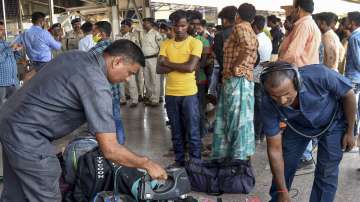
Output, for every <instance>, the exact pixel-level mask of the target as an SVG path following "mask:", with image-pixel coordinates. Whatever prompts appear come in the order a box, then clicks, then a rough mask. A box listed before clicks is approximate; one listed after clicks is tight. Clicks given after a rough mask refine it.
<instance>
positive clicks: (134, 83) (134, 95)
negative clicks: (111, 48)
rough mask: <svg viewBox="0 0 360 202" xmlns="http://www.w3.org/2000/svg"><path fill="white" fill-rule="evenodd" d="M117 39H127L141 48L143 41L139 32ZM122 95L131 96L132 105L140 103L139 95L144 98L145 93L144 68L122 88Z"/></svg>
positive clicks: (129, 33)
mask: <svg viewBox="0 0 360 202" xmlns="http://www.w3.org/2000/svg"><path fill="white" fill-rule="evenodd" d="M116 39H127V40H130V41H132V42H134V43H135V44H136V45H138V46H140V44H141V39H140V34H139V33H138V32H128V33H126V34H124V35H120V36H118V37H117V38H116ZM120 91H121V95H122V96H123V95H125V94H129V95H130V99H131V103H138V102H139V100H138V98H139V95H140V96H143V92H144V72H143V68H140V69H139V71H138V73H137V74H136V75H132V76H131V77H130V79H129V81H128V82H126V85H125V86H124V87H122V88H120ZM125 91H126V92H125ZM127 92H128V93H127Z"/></svg>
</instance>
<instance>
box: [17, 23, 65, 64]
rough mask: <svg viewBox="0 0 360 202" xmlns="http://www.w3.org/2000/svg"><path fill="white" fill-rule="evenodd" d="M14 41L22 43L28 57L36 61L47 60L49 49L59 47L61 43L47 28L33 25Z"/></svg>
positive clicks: (49, 56) (49, 58)
mask: <svg viewBox="0 0 360 202" xmlns="http://www.w3.org/2000/svg"><path fill="white" fill-rule="evenodd" d="M15 42H16V43H21V44H23V45H24V46H25V51H26V54H27V56H28V57H29V59H30V60H31V61H36V62H49V61H50V60H51V49H55V50H60V48H61V43H60V42H59V41H56V40H55V39H54V37H53V36H51V34H50V33H49V32H48V31H47V30H44V29H42V28H41V27H40V26H35V25H33V26H32V27H31V28H30V29H29V30H27V31H26V32H24V33H23V34H21V35H19V36H18V37H17V38H16V39H15Z"/></svg>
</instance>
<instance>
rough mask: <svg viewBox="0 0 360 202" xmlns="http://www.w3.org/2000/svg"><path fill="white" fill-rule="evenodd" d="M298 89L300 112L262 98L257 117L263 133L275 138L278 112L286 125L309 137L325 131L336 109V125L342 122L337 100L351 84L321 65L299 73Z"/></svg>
mask: <svg viewBox="0 0 360 202" xmlns="http://www.w3.org/2000/svg"><path fill="white" fill-rule="evenodd" d="M299 73H300V76H301V79H302V81H303V82H302V85H301V89H300V92H299V104H300V109H299V110H296V109H293V108H291V107H282V106H278V105H277V104H276V103H275V101H273V100H272V99H271V97H270V96H268V95H266V94H265V95H264V96H263V102H262V106H261V116H262V121H263V124H264V133H265V134H266V135H267V136H275V135H276V134H277V133H278V132H279V131H280V126H279V125H280V120H281V119H282V118H283V117H282V116H281V115H280V113H279V110H280V111H281V112H282V115H284V116H285V117H286V118H287V119H288V121H289V123H291V124H292V125H293V126H294V127H295V128H296V129H297V130H299V131H300V132H302V133H305V134H307V135H309V136H313V135H316V134H317V133H319V132H321V131H322V130H323V129H325V128H326V127H327V125H328V124H329V123H330V121H331V119H332V117H333V115H334V113H335V111H336V109H337V108H338V110H337V111H338V112H337V117H336V120H335V121H336V122H338V123H339V122H343V123H345V122H346V119H345V117H344V110H343V108H342V105H341V98H342V97H343V96H344V95H345V94H346V93H347V92H349V90H351V88H352V86H351V82H350V81H349V80H348V79H347V78H345V77H344V76H342V75H340V74H339V73H337V72H335V71H333V70H331V69H329V68H327V67H326V66H324V65H308V66H305V67H302V68H301V69H300V70H299Z"/></svg>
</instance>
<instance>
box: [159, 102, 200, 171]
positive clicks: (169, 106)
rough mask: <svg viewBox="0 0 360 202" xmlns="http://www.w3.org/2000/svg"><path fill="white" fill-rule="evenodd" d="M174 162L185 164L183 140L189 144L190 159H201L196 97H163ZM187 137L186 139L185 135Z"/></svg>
mask: <svg viewBox="0 0 360 202" xmlns="http://www.w3.org/2000/svg"><path fill="white" fill-rule="evenodd" d="M165 102H166V105H165V107H166V112H167V115H168V117H169V121H170V127H171V135H172V143H173V147H174V153H175V161H176V162H178V163H181V164H182V163H184V162H185V140H186V139H187V140H188V142H189V144H190V150H189V156H190V158H197V159H200V158H201V138H200V113H199V101H198V97H197V95H192V96H168V95H167V96H165ZM187 134H188V135H189V137H188V138H186V135H187Z"/></svg>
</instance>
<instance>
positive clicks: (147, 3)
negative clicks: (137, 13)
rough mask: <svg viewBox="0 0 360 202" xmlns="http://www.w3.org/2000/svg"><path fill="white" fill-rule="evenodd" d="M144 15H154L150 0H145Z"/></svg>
mask: <svg viewBox="0 0 360 202" xmlns="http://www.w3.org/2000/svg"><path fill="white" fill-rule="evenodd" d="M142 6H143V16H144V17H145V18H150V17H154V15H153V13H152V12H151V8H150V0H143V5H142Z"/></svg>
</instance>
